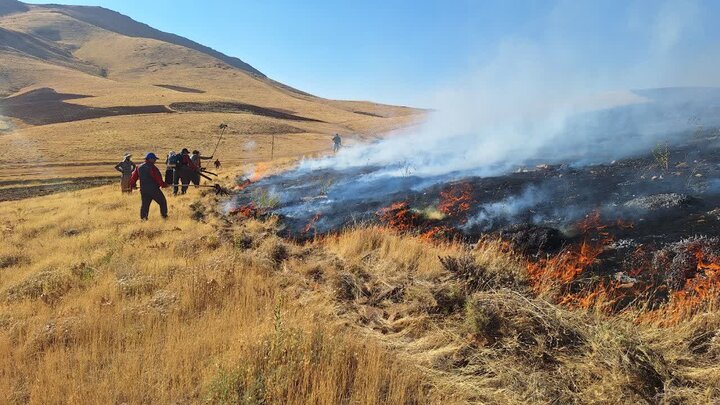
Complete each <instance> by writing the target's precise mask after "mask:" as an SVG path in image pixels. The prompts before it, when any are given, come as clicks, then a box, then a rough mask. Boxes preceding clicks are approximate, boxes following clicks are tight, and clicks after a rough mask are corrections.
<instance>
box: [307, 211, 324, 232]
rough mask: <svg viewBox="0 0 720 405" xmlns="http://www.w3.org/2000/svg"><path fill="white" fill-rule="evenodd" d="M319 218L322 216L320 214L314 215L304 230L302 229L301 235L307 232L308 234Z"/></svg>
mask: <svg viewBox="0 0 720 405" xmlns="http://www.w3.org/2000/svg"><path fill="white" fill-rule="evenodd" d="M321 216H322V215H321V214H320V213H317V214H315V216H314V217H312V219H311V220H310V222H308V223H307V225H305V229H303V233H304V234H307V233H308V232H310V230H311V229H313V228H314V227H315V223H317V221H318V220H319V219H320V217H321Z"/></svg>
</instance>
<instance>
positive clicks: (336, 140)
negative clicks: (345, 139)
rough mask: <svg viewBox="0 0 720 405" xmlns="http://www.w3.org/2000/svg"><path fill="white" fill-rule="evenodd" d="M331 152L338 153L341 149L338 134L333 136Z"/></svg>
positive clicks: (340, 140) (340, 139)
mask: <svg viewBox="0 0 720 405" xmlns="http://www.w3.org/2000/svg"><path fill="white" fill-rule="evenodd" d="M332 140H333V152H335V153H338V151H339V150H340V148H341V147H342V138H340V134H335V136H334V137H333V139H332Z"/></svg>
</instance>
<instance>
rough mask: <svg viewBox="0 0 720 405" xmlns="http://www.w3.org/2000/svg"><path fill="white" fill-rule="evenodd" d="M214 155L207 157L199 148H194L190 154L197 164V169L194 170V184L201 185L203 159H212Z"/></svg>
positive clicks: (193, 161)
mask: <svg viewBox="0 0 720 405" xmlns="http://www.w3.org/2000/svg"><path fill="white" fill-rule="evenodd" d="M212 158H213V157H212V156H210V157H205V156H201V155H200V151H199V150H194V151H193V153H192V155H190V160H191V161H192V163H193V164H194V165H195V171H194V172H193V177H192V184H194V185H196V186H199V185H200V172H202V161H203V160H208V159H212Z"/></svg>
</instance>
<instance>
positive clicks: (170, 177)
mask: <svg viewBox="0 0 720 405" xmlns="http://www.w3.org/2000/svg"><path fill="white" fill-rule="evenodd" d="M173 181H175V169H165V183H167V184H173Z"/></svg>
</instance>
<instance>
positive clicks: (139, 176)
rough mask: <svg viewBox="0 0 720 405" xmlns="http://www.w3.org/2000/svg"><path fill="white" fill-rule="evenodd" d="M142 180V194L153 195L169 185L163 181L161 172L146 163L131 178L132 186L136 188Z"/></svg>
mask: <svg viewBox="0 0 720 405" xmlns="http://www.w3.org/2000/svg"><path fill="white" fill-rule="evenodd" d="M138 180H140V192H141V193H144V194H152V193H154V192H156V191H158V190H160V189H161V188H163V187H167V186H168V185H167V184H166V183H165V182H164V181H163V179H162V176H161V175H160V170H159V169H158V168H157V166H155V165H154V164H152V163H148V162H145V163H143V164H141V165H140V166H138V168H137V169H135V171H134V172H133V174H132V176H130V185H131V186H132V187H133V188H134V187H135V184H136V183H137V181H138Z"/></svg>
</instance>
